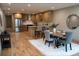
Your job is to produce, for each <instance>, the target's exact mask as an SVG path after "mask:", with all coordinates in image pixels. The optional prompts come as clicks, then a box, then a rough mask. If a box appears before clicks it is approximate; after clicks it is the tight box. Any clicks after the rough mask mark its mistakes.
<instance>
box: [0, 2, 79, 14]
mask: <svg viewBox="0 0 79 59" xmlns="http://www.w3.org/2000/svg"><path fill="white" fill-rule="evenodd" d="M30 4H31V6H30V7H28V3H12V4H10V3H9V4H8V3H0V5H1V8H2V10H3V11H4V12H5V13H6V14H8V13H17V12H19V13H29V14H30V13H38V12H43V11H46V10H57V9H61V8H66V7H71V6H75V5H78V3H30ZM9 8H10V10H8V9H9ZM23 9H24V10H23Z"/></svg>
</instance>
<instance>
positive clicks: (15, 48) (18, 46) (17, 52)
mask: <svg viewBox="0 0 79 59" xmlns="http://www.w3.org/2000/svg"><path fill="white" fill-rule="evenodd" d="M31 39H33V38H32V36H31V35H30V33H29V32H19V33H12V34H11V46H12V47H11V48H7V49H4V50H2V52H1V55H2V56H42V54H41V53H40V52H39V51H38V50H37V49H36V48H35V47H34V46H32V45H31V44H30V43H29V42H28V40H31Z"/></svg>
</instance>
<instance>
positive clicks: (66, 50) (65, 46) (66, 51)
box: [65, 44, 67, 52]
mask: <svg viewBox="0 0 79 59" xmlns="http://www.w3.org/2000/svg"><path fill="white" fill-rule="evenodd" d="M65 50H66V52H67V44H66V45H65Z"/></svg>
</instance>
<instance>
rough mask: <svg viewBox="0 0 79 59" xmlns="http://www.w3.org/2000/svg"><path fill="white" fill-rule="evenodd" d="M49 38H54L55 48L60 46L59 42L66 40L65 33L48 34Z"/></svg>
mask: <svg viewBox="0 0 79 59" xmlns="http://www.w3.org/2000/svg"><path fill="white" fill-rule="evenodd" d="M50 37H51V38H54V41H55V47H57V48H58V47H59V46H60V45H61V40H66V33H65V32H59V31H57V32H50Z"/></svg>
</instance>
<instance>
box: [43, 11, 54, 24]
mask: <svg viewBox="0 0 79 59" xmlns="http://www.w3.org/2000/svg"><path fill="white" fill-rule="evenodd" d="M52 18H53V11H47V12H45V13H43V22H46V23H49V22H51V21H52Z"/></svg>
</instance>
